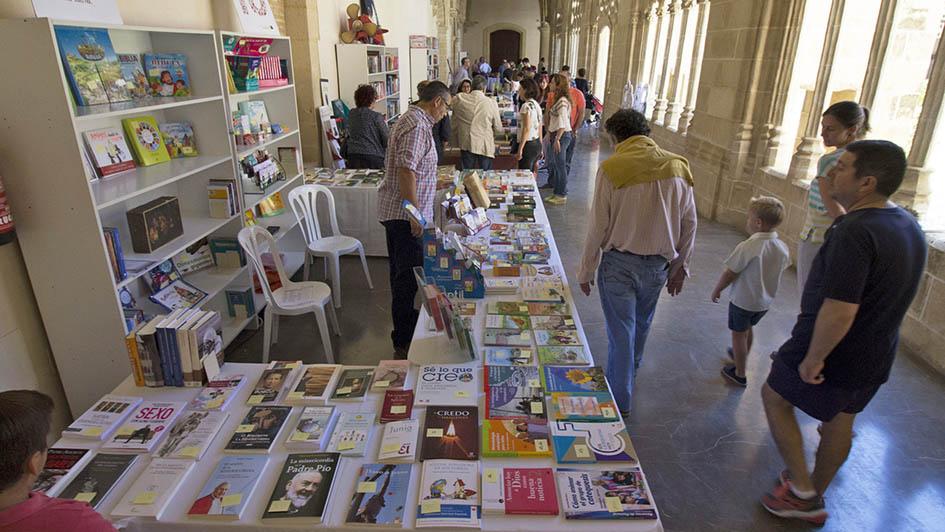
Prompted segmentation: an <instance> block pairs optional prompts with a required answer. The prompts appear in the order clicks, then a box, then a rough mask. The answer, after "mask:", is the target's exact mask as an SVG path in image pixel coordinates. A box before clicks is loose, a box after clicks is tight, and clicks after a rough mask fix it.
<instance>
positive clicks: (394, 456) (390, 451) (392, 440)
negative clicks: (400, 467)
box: [377, 419, 420, 462]
mask: <svg viewBox="0 0 945 532" xmlns="http://www.w3.org/2000/svg"><path fill="white" fill-rule="evenodd" d="M419 434H420V420H419V419H405V420H403V421H392V422H390V423H387V424H386V425H384V435H383V437H382V438H381V448H380V450H379V451H378V452H377V459H378V461H380V462H413V461H414V457H415V456H416V454H417V435H419Z"/></svg>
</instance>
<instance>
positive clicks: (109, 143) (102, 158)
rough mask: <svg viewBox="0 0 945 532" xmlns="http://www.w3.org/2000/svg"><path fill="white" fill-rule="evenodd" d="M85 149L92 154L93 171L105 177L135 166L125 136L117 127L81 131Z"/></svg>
mask: <svg viewBox="0 0 945 532" xmlns="http://www.w3.org/2000/svg"><path fill="white" fill-rule="evenodd" d="M82 138H83V139H84V140H85V146H86V149H88V151H89V153H90V154H91V156H92V162H93V163H94V164H95V172H96V174H98V176H99V177H105V176H109V175H112V174H117V173H119V172H124V171H126V170H131V169H133V168H134V167H135V161H134V157H132V154H131V149H130V148H128V144H127V143H126V142H125V136H124V135H123V134H122V132H121V130H120V129H118V128H117V127H111V126H109V127H105V128H102V129H92V130H89V131H83V132H82Z"/></svg>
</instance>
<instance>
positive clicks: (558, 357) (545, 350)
mask: <svg viewBox="0 0 945 532" xmlns="http://www.w3.org/2000/svg"><path fill="white" fill-rule="evenodd" d="M536 332H537V331H536ZM538 362H539V363H540V364H541V365H542V366H590V365H591V361H590V360H589V359H588V357H587V353H585V352H584V347H583V346H579V345H578V346H547V345H543V346H540V347H539V348H538Z"/></svg>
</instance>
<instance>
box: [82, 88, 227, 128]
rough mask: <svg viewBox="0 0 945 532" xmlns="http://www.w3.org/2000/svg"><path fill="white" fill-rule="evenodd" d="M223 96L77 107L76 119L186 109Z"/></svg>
mask: <svg viewBox="0 0 945 532" xmlns="http://www.w3.org/2000/svg"><path fill="white" fill-rule="evenodd" d="M222 99H223V96H220V95H216V96H203V97H200V96H184V97H178V98H172V97H164V98H159V97H149V98H144V99H141V100H131V101H128V102H119V103H108V104H101V105H87V106H76V107H75V111H74V112H75V118H76V120H77V121H79V122H82V121H84V120H90V119H99V118H115V117H120V116H125V115H133V114H142V113H153V112H155V111H161V110H163V109H173V108H175V107H184V106H186V105H197V104H201V103H207V102H215V101H218V100H222Z"/></svg>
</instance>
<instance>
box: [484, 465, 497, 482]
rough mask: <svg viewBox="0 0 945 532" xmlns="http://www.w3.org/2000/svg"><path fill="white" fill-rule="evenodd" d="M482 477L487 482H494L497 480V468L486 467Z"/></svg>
mask: <svg viewBox="0 0 945 532" xmlns="http://www.w3.org/2000/svg"><path fill="white" fill-rule="evenodd" d="M482 477H483V478H484V479H485V481H486V482H488V483H489V484H496V483H498V482H499V470H498V469H496V468H494V467H490V468H487V469H486V471H485V472H484V473H483V476H482Z"/></svg>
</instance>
